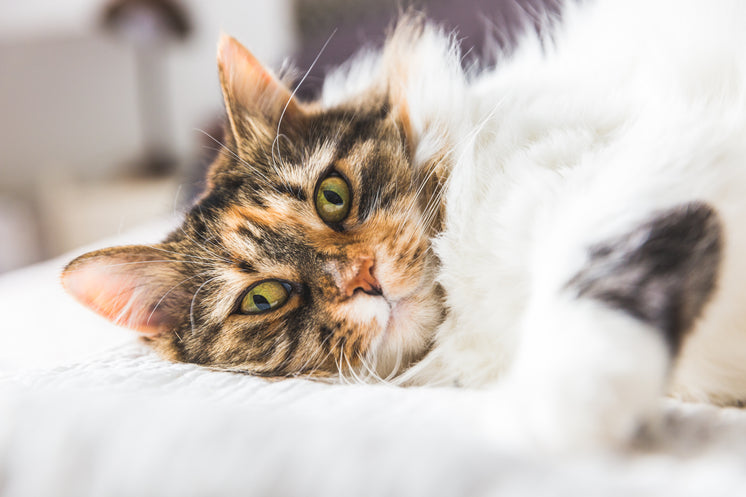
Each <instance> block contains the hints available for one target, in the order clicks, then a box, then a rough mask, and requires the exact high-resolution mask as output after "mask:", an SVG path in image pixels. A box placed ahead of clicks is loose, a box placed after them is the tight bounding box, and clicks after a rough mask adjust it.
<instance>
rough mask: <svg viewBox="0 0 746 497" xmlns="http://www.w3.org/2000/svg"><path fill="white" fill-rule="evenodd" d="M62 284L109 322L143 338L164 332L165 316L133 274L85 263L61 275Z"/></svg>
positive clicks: (144, 286) (143, 284)
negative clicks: (143, 336) (134, 332)
mask: <svg viewBox="0 0 746 497" xmlns="http://www.w3.org/2000/svg"><path fill="white" fill-rule="evenodd" d="M62 285H63V286H64V287H65V290H67V291H68V292H69V293H70V294H72V295H73V296H74V297H75V298H76V299H77V300H78V301H79V302H81V303H82V304H84V305H86V306H88V307H90V308H91V309H92V310H94V311H96V312H97V313H98V314H100V315H102V316H104V317H105V318H107V319H108V320H110V321H112V322H114V323H116V324H118V325H121V326H126V327H128V328H132V329H134V330H137V331H138V332H140V333H142V334H144V335H149V336H153V335H157V334H159V333H161V332H162V331H164V328H165V326H166V319H165V318H166V316H165V314H164V312H163V311H162V310H159V309H158V308H157V307H156V306H157V304H158V299H156V300H155V302H153V300H152V298H150V297H151V295H149V294H151V291H150V290H149V288H148V287H147V285H146V282H142V281H139V278H138V277H137V275H136V274H129V273H125V272H122V271H120V270H116V269H114V270H112V269H111V268H110V267H109V266H108V264H105V263H102V261H97V260H95V259H93V260H87V261H83V262H82V263H81V264H78V265H76V266H75V267H73V268H70V269H68V270H66V271H65V272H64V273H63V275H62Z"/></svg>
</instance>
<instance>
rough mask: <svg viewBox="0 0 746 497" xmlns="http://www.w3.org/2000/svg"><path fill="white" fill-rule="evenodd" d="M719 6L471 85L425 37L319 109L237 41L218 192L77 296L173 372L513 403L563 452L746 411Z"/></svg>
mask: <svg viewBox="0 0 746 497" xmlns="http://www.w3.org/2000/svg"><path fill="white" fill-rule="evenodd" d="M714 3H715V4H717V5H714V6H709V10H703V4H702V2H697V1H694V0H691V1H682V2H673V1H660V2H642V1H639V2H638V1H634V2H630V1H627V2H622V1H616V2H615V1H599V2H596V3H592V2H589V3H588V5H583V6H582V7H576V6H574V5H571V6H568V8H567V9H566V11H565V13H564V18H563V24H562V27H560V28H558V29H556V30H553V31H552V33H553V35H552V36H553V37H554V39H553V40H552V42H551V43H549V42H548V40H543V42H542V41H540V40H538V39H535V38H532V37H527V39H526V40H524V43H523V44H522V45H521V46H520V47H519V48H518V49H517V51H516V52H515V53H514V54H513V55H512V56H511V57H508V58H506V59H505V60H502V61H501V62H500V63H499V64H498V66H497V68H496V69H490V70H486V71H482V72H481V73H480V74H478V75H476V76H471V77H467V76H465V75H464V73H463V72H462V70H461V67H460V60H459V56H458V52H457V51H456V50H455V49H454V47H453V42H452V40H450V39H449V38H448V37H446V36H444V35H442V34H441V33H440V32H439V31H438V30H437V29H435V28H432V27H428V26H423V25H422V24H421V23H420V21H416V20H415V21H412V20H410V21H408V23H405V24H404V25H403V26H402V27H400V28H398V29H397V31H396V33H395V34H394V36H393V37H392V39H391V40H390V41H389V42H388V44H387V46H386V48H385V50H384V51H383V52H382V54H380V55H375V54H374V55H370V56H367V57H362V58H360V59H359V60H357V61H355V62H353V63H352V64H351V65H350V66H349V67H347V68H345V69H344V70H341V71H339V72H337V73H335V74H333V75H331V76H330V78H329V79H328V81H327V85H326V87H325V90H324V94H323V96H322V98H321V101H320V102H319V103H317V104H315V105H313V106H311V105H305V106H304V104H300V103H296V102H295V101H294V99H293V98H292V95H290V93H289V92H288V91H286V90H284V89H283V88H282V87H281V85H279V83H276V82H275V81H274V80H272V79H271V76H268V75H267V74H266V73H265V72H263V70H262V69H261V68H260V66H258V64H257V63H256V61H254V60H253V58H251V57H250V55H247V54H244V53H243V52H241V48H239V46H237V45H236V44H235V42H232V41H230V40H228V41H225V40H224V41H223V44H222V45H221V47H222V49H221V55H220V63H221V80H222V83H223V88H224V91H225V94H226V104H227V105H226V106H227V108H228V114H229V128H228V129H229V132H228V134H227V140H226V141H227V146H228V148H229V149H230V150H229V153H227V154H226V155H225V156H223V157H221V158H220V159H219V160H218V162H217V163H216V165H215V166H214V169H213V172H212V176H211V181H212V189H211V190H210V191H209V192H208V193H207V194H206V195H205V197H204V198H203V199H202V200H201V201H200V202H199V203H198V204H197V206H196V207H195V208H194V209H193V210H192V211H191V212H190V214H188V216H187V219H186V221H185V225H184V227H183V228H182V230H181V231H176V232H174V233H173V234H172V235H171V236H170V237H169V238H168V239H167V240H166V242H164V244H162V245H160V246H158V247H156V248H128V249H112V250H109V251H101V252H98V253H93V254H89V255H86V256H83V257H82V258H80V259H78V260H76V261H74V262H73V263H72V264H71V265H70V266H69V268H68V270H67V273H66V277H65V282H66V286H67V287H68V289H70V290H71V291H72V293H73V294H75V295H76V296H78V298H79V299H81V300H82V301H84V302H85V303H87V304H88V305H90V306H91V307H93V308H94V309H96V310H98V311H99V312H101V313H102V314H105V315H107V316H109V317H110V318H112V319H114V320H116V321H118V322H121V323H123V324H127V325H130V326H132V327H134V328H138V329H140V330H142V331H145V332H146V333H147V334H148V335H149V337H150V338H149V340H151V341H152V342H153V343H154V345H155V346H156V348H157V349H158V350H160V351H161V352H162V353H163V354H164V355H166V356H167V357H169V358H171V359H175V360H184V361H190V362H198V363H203V364H207V365H212V366H218V367H225V368H231V369H239V370H246V371H250V372H254V373H256V374H267V375H293V374H334V373H336V372H341V373H344V374H346V375H347V376H350V374H352V375H353V376H354V375H359V374H368V373H375V375H381V376H383V375H388V374H392V373H401V372H402V371H404V370H405V368H406V366H412V364H414V365H413V366H412V367H410V368H409V369H408V370H406V371H404V374H403V376H402V378H404V379H406V380H407V381H412V382H416V383H425V384H443V383H445V384H453V383H454V382H455V383H458V384H460V385H463V386H478V387H488V388H491V387H494V388H495V399H496V404H503V407H504V405H505V404H506V403H512V404H515V409H514V411H513V417H514V419H516V420H519V422H520V424H521V425H522V426H523V427H524V428H525V429H526V431H527V433H529V434H530V436H532V437H535V438H536V439H538V440H539V441H540V442H542V443H545V444H546V445H554V446H561V447H562V446H567V445H573V444H580V445H585V444H597V443H602V444H603V443H608V442H612V443H613V442H617V441H623V440H625V439H628V438H629V437H630V436H631V435H632V434H633V433H634V431H635V430H636V429H637V428H638V427H639V425H640V423H641V422H642V421H644V420H645V419H646V418H647V417H648V416H649V415H650V412H651V410H652V409H653V408H654V406H655V401H656V399H657V397H658V396H660V395H661V394H663V393H665V392H668V393H671V394H673V395H675V396H678V397H681V398H684V399H689V400H706V401H710V402H714V403H718V404H733V403H738V402H741V401H743V400H746V319H745V318H746V296H744V295H743V294H742V292H741V290H740V283H741V280H742V279H744V277H746V259H744V258H743V257H741V256H740V254H743V253H746V226H745V225H744V221H745V220H746V98H745V97H746V51H744V50H742V48H743V47H744V46H746V30H744V29H743V27H744V26H746V5H744V4H742V2H739V1H737V0H721V1H718V2H714ZM267 78H269V79H267ZM340 178H341V179H340ZM345 184H346V185H347V186H345ZM267 185H271V186H272V190H268V188H267ZM325 185H330V186H328V188H331V189H332V190H333V191H331V193H328V192H327V190H324V189H325V188H327V186H325ZM325 192H327V193H325ZM323 195H326V197H325V198H322V196H323ZM332 204H333V205H332ZM314 206H315V211H316V212H314ZM327 208H328V209H330V210H329V211H328V212H329V213H331V214H329V213H325V212H326V211H325V210H324V209H327ZM335 209H342V210H340V211H337V210H335ZM337 212H339V215H340V216H342V217H341V220H339V218H338V217H335V216H337ZM319 217H320V219H319ZM158 260H165V261H166V262H165V263H164V264H161V265H162V266H164V268H163V269H159V271H157V272H155V273H154V272H152V271H151V272H148V274H146V272H145V271H143V270H140V269H138V268H140V267H143V266H147V265H148V264H149V263H153V262H155V261H158ZM122 264H125V266H122ZM130 264H131V266H132V267H133V268H134V269H132V268H131V269H132V270H124V269H121V270H120V269H119V268H126V267H129V266H128V265H130ZM174 267H175V269H174ZM112 268H113V269H112ZM265 283H266V284H268V285H269V286H266V285H265V287H261V286H257V285H262V284H265ZM273 285H274V286H273ZM101 286H103V287H104V288H105V290H104V291H103V292H100V291H98V290H96V292H93V291H92V290H91V288H98V287H101ZM257 288H258V289H259V290H255V289H257ZM283 288H284V290H283ZM143 289H144V290H143ZM247 291H248V292H249V293H246V292H247ZM251 292H259V293H260V294H261V295H260V296H259V297H256V296H253V297H252V299H253V300H251V301H250V302H248V304H247V303H246V302H247V301H246V297H245V295H249V296H251V295H252V293H251ZM262 292H264V293H262ZM101 295H103V296H101ZM265 297H266V298H265ZM257 299H258V300H257ZM273 299H275V300H274V301H273ZM247 306H248V307H247ZM257 306H258V307H257ZM153 316H155V319H153ZM423 356H424V358H423ZM415 362H416V364H415ZM375 375H374V376H375Z"/></svg>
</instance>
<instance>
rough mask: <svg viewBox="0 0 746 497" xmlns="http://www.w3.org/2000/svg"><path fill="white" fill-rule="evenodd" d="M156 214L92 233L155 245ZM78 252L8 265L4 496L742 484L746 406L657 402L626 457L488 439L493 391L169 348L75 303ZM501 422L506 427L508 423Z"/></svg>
mask: <svg viewBox="0 0 746 497" xmlns="http://www.w3.org/2000/svg"><path fill="white" fill-rule="evenodd" d="M174 222H175V221H174V220H173V219H168V220H162V221H158V222H156V223H153V224H150V225H148V226H145V227H143V228H142V229H140V230H136V231H133V232H129V233H125V234H122V235H120V236H118V237H115V238H114V239H111V240H106V241H103V242H101V243H98V244H95V245H94V246H95V247H100V246H103V245H107V244H116V243H140V242H149V241H155V240H157V239H158V238H160V237H161V235H162V234H163V233H165V232H166V231H167V229H168V227H169V226H171V225H173V223H174ZM89 248H90V247H83V248H81V249H80V250H79V251H76V252H75V253H74V254H69V255H67V256H65V257H62V258H60V259H55V260H52V261H48V262H46V263H43V264H40V265H37V266H33V267H30V268H26V269H23V270H20V271H16V272H14V273H9V274H6V275H3V276H2V277H0V311H1V312H0V315H1V316H2V325H0V326H2V333H0V495H4V496H36V495H38V496H50V495H56V496H68V495H69V496H89V495H90V496H119V495H122V496H124V495H137V496H148V495H154V496H155V495H157V496H170V495H173V496H179V497H185V496H192V495H194V496H198V495H210V496H215V495H225V496H230V495H252V496H264V495H267V496H278V495H287V496H311V495H325V496H337V495H338V496H367V495H370V496H379V495H380V496H392V495H406V496H427V497H436V496H454V495H458V496H461V495H463V496H466V495H474V496H482V495H485V496H486V495H520V496H534V495H542V496H543V495H560V496H564V495H567V496H577V495H620V496H621V495H624V496H627V495H651V496H661V495H666V496H668V495H707V496H718V495H723V496H725V495H727V496H729V497H731V496H733V495H741V494H742V493H743V491H744V490H743V489H744V488H746V412H744V411H743V410H740V409H719V408H715V407H711V406H706V405H696V404H682V403H678V402H675V401H672V400H663V401H662V409H664V410H665V417H664V421H663V423H662V425H661V426H660V428H659V430H658V431H657V432H656V433H655V434H654V435H652V436H650V437H648V438H647V439H646V442H645V443H643V444H639V446H638V447H636V448H635V449H630V450H627V451H624V452H621V453H620V452H608V453H601V454H599V453H594V454H586V455H575V456H568V455H563V456H557V455H548V454H541V453H538V452H536V451H533V450H531V449H530V448H526V447H516V446H515V445H513V444H507V442H506V443H503V441H501V440H500V438H499V437H497V438H496V437H494V436H487V434H486V433H485V428H484V426H485V425H484V416H483V413H484V409H483V407H484V406H485V405H487V403H488V401H489V398H488V395H489V393H488V392H475V391H466V390H459V389H455V388H437V389H436V388H410V389H402V388H397V387H394V386H390V385H359V384H355V385H343V384H326V383H320V382H313V381H307V380H302V379H294V380H286V381H270V380H264V379H260V378H255V377H252V376H248V375H242V374H232V373H225V372H216V371H208V370H205V369H202V368H200V367H197V366H194V365H189V364H171V363H168V362H165V361H162V360H160V359H159V358H158V357H156V356H155V355H154V354H153V353H152V352H151V351H150V350H149V349H147V348H146V347H144V346H143V345H141V344H140V343H139V342H138V341H137V340H136V339H135V337H134V336H133V335H132V334H130V333H129V332H127V331H126V330H121V329H118V328H116V327H114V326H112V325H110V324H108V323H107V322H105V321H103V320H102V319H100V318H98V317H97V316H95V315H93V314H92V313H90V312H89V311H87V310H86V309H83V308H82V307H80V306H78V305H77V304H76V303H74V302H73V301H72V299H70V298H69V297H67V296H66V295H65V294H64V293H63V292H62V290H61V288H60V285H59V283H58V274H59V271H60V269H61V267H62V266H63V264H64V262H65V261H66V260H69V259H70V258H71V257H72V256H74V255H77V254H78V253H82V252H83V251H85V250H87V249H89ZM505 428H506V429H507V430H509V429H510V427H509V426H508V427H505Z"/></svg>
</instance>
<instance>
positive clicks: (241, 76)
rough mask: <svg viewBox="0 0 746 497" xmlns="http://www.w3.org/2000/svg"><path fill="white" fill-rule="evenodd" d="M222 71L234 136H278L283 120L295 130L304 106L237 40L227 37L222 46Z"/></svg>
mask: <svg viewBox="0 0 746 497" xmlns="http://www.w3.org/2000/svg"><path fill="white" fill-rule="evenodd" d="M218 70H219V73H220V85H221V87H222V90H223V98H224V100H225V108H226V111H227V112H228V121H229V123H230V126H231V131H232V132H233V135H234V136H236V137H238V136H241V135H242V134H243V133H256V132H258V131H260V130H266V129H267V128H269V129H270V130H271V131H273V132H274V130H275V128H277V126H278V123H280V120H282V123H283V125H284V126H285V127H292V126H293V125H294V124H296V123H297V121H298V120H300V119H301V117H302V114H303V109H302V106H301V105H300V104H299V103H298V101H297V100H296V99H295V97H293V94H292V92H291V91H290V90H289V89H288V87H287V86H285V84H283V83H282V82H281V81H279V80H278V79H277V78H276V77H275V76H274V75H273V74H272V72H270V71H269V70H268V69H267V68H265V67H264V66H262V64H261V63H260V62H259V61H258V60H257V59H256V58H255V57H254V56H253V55H252V54H251V52H249V51H248V50H247V49H246V48H244V46H243V45H241V44H240V43H239V42H238V41H236V40H235V39H234V38H232V37H230V36H228V35H225V34H223V35H222V36H221V37H220V42H219V43H218Z"/></svg>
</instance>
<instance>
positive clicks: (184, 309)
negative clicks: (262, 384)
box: [63, 38, 442, 376]
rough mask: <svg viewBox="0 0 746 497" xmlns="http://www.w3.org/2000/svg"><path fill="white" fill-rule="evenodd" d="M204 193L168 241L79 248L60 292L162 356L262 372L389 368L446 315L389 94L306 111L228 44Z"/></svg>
mask: <svg viewBox="0 0 746 497" xmlns="http://www.w3.org/2000/svg"><path fill="white" fill-rule="evenodd" d="M219 66H220V74H221V83H222V86H223V90H224V95H225V100H226V107H227V110H228V125H227V131H226V137H225V143H224V145H223V146H222V148H221V153H220V154H219V156H218V159H217V160H216V162H215V164H213V166H212V169H211V172H210V175H209V178H208V179H209V188H208V191H207V192H206V193H205V194H204V195H203V197H202V198H201V199H200V200H199V201H198V202H197V204H196V205H195V206H194V207H193V208H192V209H191V210H190V211H189V212H188V214H187V215H186V218H185V220H184V223H183V225H182V226H181V227H180V228H179V229H177V230H176V231H174V232H173V233H172V234H171V235H169V237H168V238H167V239H166V240H165V241H164V242H163V243H161V244H159V245H156V246H151V247H146V246H133V247H120V248H113V249H106V250H102V251H98V252H93V253H90V254H86V255H83V256H81V257H79V258H78V259H76V260H75V261H73V262H72V263H71V264H70V265H69V266H68V267H67V268H66V270H65V273H64V275H63V283H64V284H65V287H66V288H67V289H68V290H69V291H70V292H71V293H72V294H73V295H75V296H76V297H77V298H78V299H79V300H81V301H82V302H83V303H85V304H86V305H88V306H90V307H91V308H93V309H94V310H96V311H98V312H99V313H101V314H103V315H105V316H107V317H109V318H110V319H112V320H114V321H115V322H117V323H120V324H124V325H127V326H130V327H132V328H135V329H138V330H139V331H141V332H142V333H143V334H144V335H145V336H146V339H147V340H148V341H149V342H150V343H152V344H153V346H154V347H155V348H156V349H157V350H158V351H159V352H160V353H161V354H163V355H165V356H166V357H168V358H170V359H173V360H179V361H186V362H195V363H199V364H205V365H212V366H218V367H225V368H231V369H240V370H244V371H249V372H252V373H255V374H262V375H271V376H281V375H293V374H316V375H327V374H335V373H337V372H339V371H341V372H342V373H345V374H346V373H348V372H354V373H360V372H363V373H364V372H366V371H367V370H368V369H370V370H372V371H373V372H375V373H376V374H389V373H391V372H394V371H396V370H399V369H401V368H403V367H405V366H406V365H407V364H409V363H411V361H413V360H415V359H417V358H418V357H420V356H421V355H422V354H423V353H424V352H425V351H426V350H427V347H428V346H429V340H430V337H431V334H432V331H433V329H434V328H435V326H437V324H438V323H439V322H440V320H441V319H442V307H441V295H440V289H439V287H438V286H437V284H436V283H435V282H434V276H435V266H436V263H437V261H436V259H435V257H434V255H433V253H432V251H431V249H430V239H431V237H432V236H433V235H434V233H435V232H436V230H437V229H438V224H439V222H440V221H439V210H440V205H438V204H437V203H434V202H432V200H434V199H435V197H437V195H436V193H437V189H438V181H439V178H438V177H437V175H434V174H430V173H431V170H430V169H429V168H428V167H414V166H413V164H412V159H411V147H412V144H411V136H410V135H409V133H408V129H407V128H408V122H407V115H406V110H405V108H404V106H403V105H400V102H396V101H393V100H392V97H391V96H390V94H389V93H388V92H387V91H385V88H380V89H378V90H376V89H372V90H371V91H370V92H369V93H367V94H365V95H361V96H360V97H359V98H357V99H355V100H354V101H350V102H348V103H346V104H344V105H342V106H338V107H335V108H333V109H321V108H320V106H314V105H304V104H301V103H299V102H297V101H296V100H295V99H294V98H292V96H291V95H290V93H289V91H288V90H287V89H286V88H285V87H284V86H282V85H281V84H280V83H279V82H278V81H277V80H275V79H274V78H273V77H272V76H271V75H270V74H269V73H268V72H266V70H264V69H263V68H262V67H261V66H260V65H259V64H258V63H257V62H256V60H255V59H254V58H253V57H252V56H251V55H250V54H249V53H248V52H247V51H246V50H245V49H244V48H243V47H241V46H240V45H239V44H238V43H237V42H235V40H232V39H230V38H225V39H224V40H223V41H222V42H221V47H220V53H219Z"/></svg>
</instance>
